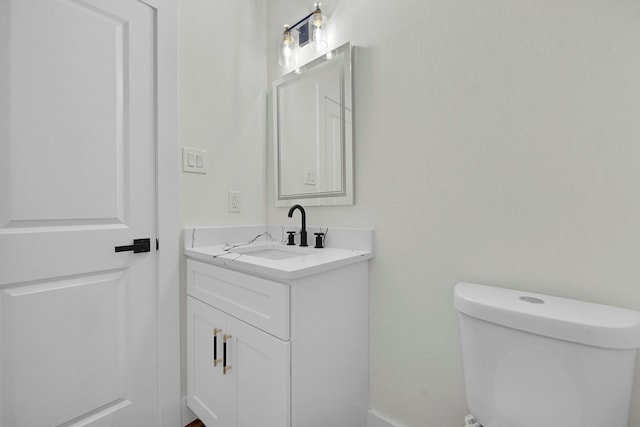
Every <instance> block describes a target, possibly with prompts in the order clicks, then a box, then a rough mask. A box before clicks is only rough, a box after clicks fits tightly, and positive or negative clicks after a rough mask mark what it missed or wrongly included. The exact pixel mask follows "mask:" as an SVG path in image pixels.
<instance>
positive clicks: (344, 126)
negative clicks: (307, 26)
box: [272, 42, 354, 207]
mask: <svg viewBox="0 0 640 427" xmlns="http://www.w3.org/2000/svg"><path fill="white" fill-rule="evenodd" d="M328 56H329V58H328ZM334 60H339V61H342V68H341V70H340V79H339V80H340V85H341V87H340V103H339V104H340V110H341V111H340V121H339V122H340V124H339V127H340V141H341V150H342V153H341V154H342V156H341V158H342V165H341V166H340V169H341V173H342V177H341V188H340V189H339V190H337V191H336V190H332V191H324V192H299V193H291V194H283V191H282V188H283V176H282V173H283V172H282V171H283V167H282V159H283V147H282V144H281V142H282V137H281V134H282V129H281V127H280V122H281V121H282V114H281V104H280V103H281V102H282V96H281V95H280V94H281V91H282V90H283V89H284V88H286V87H288V86H290V85H292V84H295V83H296V82H299V81H301V80H303V79H305V77H307V76H309V75H312V72H313V71H314V69H316V70H317V69H318V68H319V67H320V66H321V65H323V64H326V63H327V62H328V61H334ZM352 80H353V73H352V46H351V43H349V42H348V43H345V44H343V45H342V46H340V47H338V48H336V49H334V50H332V51H331V52H330V55H322V56H321V57H319V58H316V59H314V60H312V61H310V62H309V63H307V64H305V65H303V66H301V67H299V68H298V69H297V70H294V71H291V72H290V73H288V74H286V75H284V76H283V77H281V78H280V79H278V80H276V81H275V82H274V83H273V92H272V94H273V96H272V97H273V145H274V193H275V205H276V206H278V207H286V206H292V205H294V204H304V205H305V206H334V205H353V204H354V156H353V146H354V135H353V124H352V123H353V94H352V90H353V89H352V88H353V83H352ZM311 134H312V133H311V131H309V135H311ZM309 138H310V136H309ZM301 178H302V177H301ZM314 179H315V177H314Z"/></svg>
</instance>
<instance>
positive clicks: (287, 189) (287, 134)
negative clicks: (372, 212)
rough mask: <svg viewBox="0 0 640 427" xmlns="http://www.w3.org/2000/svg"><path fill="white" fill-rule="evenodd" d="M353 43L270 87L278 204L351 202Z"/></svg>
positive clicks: (349, 203)
mask: <svg viewBox="0 0 640 427" xmlns="http://www.w3.org/2000/svg"><path fill="white" fill-rule="evenodd" d="M351 87H352V82H351V44H350V43H347V44H344V45H342V46H340V47H339V48H338V49H335V50H333V51H331V52H330V53H329V54H327V55H323V56H322V57H320V58H318V59H315V60H313V61H312V62H310V63H308V64H306V65H304V66H303V67H301V68H300V69H299V70H297V72H296V71H293V72H291V73H289V74H287V75H285V76H284V77H282V78H281V79H280V80H278V81H276V82H274V84H273V112H274V114H273V117H274V145H275V155H274V160H275V191H276V194H275V202H276V206H291V205H294V204H296V203H304V204H305V205H308V206H314V205H315V206H318V205H351V204H353V127H352V116H353V105H352V93H351Z"/></svg>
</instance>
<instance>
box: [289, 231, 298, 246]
mask: <svg viewBox="0 0 640 427" xmlns="http://www.w3.org/2000/svg"><path fill="white" fill-rule="evenodd" d="M287 234H288V235H289V236H288V238H287V246H295V244H296V241H295V236H296V232H295V231H287Z"/></svg>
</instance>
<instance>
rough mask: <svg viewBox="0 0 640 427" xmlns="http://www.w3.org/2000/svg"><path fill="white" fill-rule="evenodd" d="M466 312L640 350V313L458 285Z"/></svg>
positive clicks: (458, 300) (599, 344)
mask: <svg viewBox="0 0 640 427" xmlns="http://www.w3.org/2000/svg"><path fill="white" fill-rule="evenodd" d="M454 305H455V307H456V308H457V309H458V311H460V312H461V313H464V314H466V315H468V316H471V317H475V318H477V319H482V320H485V321H487V322H492V323H496V324H499V325H503V326H506V327H510V328H514V329H519V330H522V331H527V332H530V333H534V334H538V335H543V336H547V337H551V338H556V339H561V340H565V341H572V342H576V343H580V344H587V345H592V346H596V347H603V348H611V349H633V348H639V347H640V313H638V312H637V311H633V310H628V309H624V308H619V307H612V306H608V305H602V304H594V303H590V302H584V301H578V300H573V299H567V298H560V297H554V296H549V295H542V294H536V293H532V292H525V291H518V290H513V289H505V288H497V287H493V286H485V285H478V284H474V283H458V284H457V285H456V287H455V291H454Z"/></svg>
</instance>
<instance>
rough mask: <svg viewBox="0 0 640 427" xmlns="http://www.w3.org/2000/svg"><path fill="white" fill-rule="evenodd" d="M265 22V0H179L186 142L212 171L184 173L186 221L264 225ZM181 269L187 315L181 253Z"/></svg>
mask: <svg viewBox="0 0 640 427" xmlns="http://www.w3.org/2000/svg"><path fill="white" fill-rule="evenodd" d="M265 23H266V4H265V2H264V1H263V0H234V1H223V0H180V1H179V2H178V49H179V51H178V61H179V69H178V74H179V75H178V79H179V98H180V105H179V112H180V132H179V137H180V145H181V146H186V147H193V148H198V149H204V150H207V152H208V173H207V174H206V175H201V174H194V173H182V175H181V180H180V185H181V187H180V216H181V225H182V227H199V226H202V227H206V226H220V225H235V224H264V223H265V215H266V213H265V211H266V208H265V206H266V193H265V187H266V184H265V173H266V172H265V169H266V160H265V132H266V121H265V120H266V108H267V106H266V103H267V97H266V87H267V80H266V65H265V64H266V49H267V47H266V42H265ZM229 190H239V191H240V192H241V212H240V213H229V212H228V210H227V192H228V191H229ZM177 202H178V201H176V203H177ZM180 269H181V274H180V277H181V289H182V292H181V295H182V296H183V301H181V307H182V309H181V310H182V313H185V311H186V309H185V301H184V294H185V283H184V280H185V273H184V271H185V269H184V260H183V259H182V257H181V266H180ZM181 321H182V324H181V330H182V331H183V333H182V349H183V352H182V360H183V367H182V369H183V375H182V378H183V384H182V386H183V395H184V393H185V390H186V388H185V387H186V386H185V384H184V382H185V378H186V371H185V366H184V359H185V354H184V349H185V348H186V342H185V329H186V325H185V323H184V315H183V316H182V318H181Z"/></svg>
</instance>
